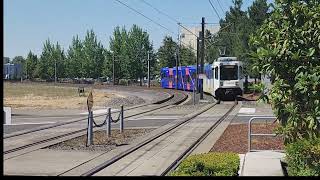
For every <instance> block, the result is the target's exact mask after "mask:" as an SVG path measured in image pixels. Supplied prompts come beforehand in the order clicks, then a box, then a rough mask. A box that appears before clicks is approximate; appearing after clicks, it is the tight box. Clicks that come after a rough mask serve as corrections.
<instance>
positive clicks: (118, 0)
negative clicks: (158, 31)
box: [116, 0, 197, 51]
mask: <svg viewBox="0 0 320 180" xmlns="http://www.w3.org/2000/svg"><path fill="white" fill-rule="evenodd" d="M116 1H117V2H119V3H120V4H122V5H124V6H126V7H127V8H129V9H131V10H132V11H134V12H136V13H138V14H140V15H141V16H143V17H145V18H146V19H148V20H150V21H151V22H153V23H155V24H156V25H158V26H160V27H162V28H163V29H165V30H167V31H168V32H170V33H171V34H174V35H177V34H176V33H175V32H173V31H171V30H170V29H169V28H167V27H165V26H163V25H161V24H159V23H157V22H155V21H154V20H153V19H151V18H149V17H147V16H146V15H144V14H143V13H141V12H139V11H138V10H136V9H134V8H132V7H130V6H129V5H127V4H126V3H124V2H122V1H120V0H116ZM178 35H179V34H178ZM179 42H181V43H182V44H184V45H185V46H186V47H188V46H189V45H187V44H186V43H184V42H182V41H181V40H179ZM190 48H191V49H192V50H194V51H197V50H196V49H194V48H192V47H190Z"/></svg>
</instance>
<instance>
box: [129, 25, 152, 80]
mask: <svg viewBox="0 0 320 180" xmlns="http://www.w3.org/2000/svg"><path fill="white" fill-rule="evenodd" d="M127 45H128V46H127V51H128V55H129V57H130V59H129V61H128V64H127V65H128V66H127V67H126V69H127V73H128V74H129V77H130V78H134V79H137V78H140V79H143V77H145V76H147V72H148V62H147V60H148V53H150V54H149V58H150V59H151V58H152V54H153V48H152V44H151V43H150V40H149V34H148V33H147V32H146V31H143V30H142V28H140V27H138V26H137V25H135V24H134V25H133V26H132V28H131V29H130V31H129V33H128V43H127ZM153 65H154V61H150V67H153ZM140 82H141V81H140Z"/></svg>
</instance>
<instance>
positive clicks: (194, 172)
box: [170, 152, 240, 176]
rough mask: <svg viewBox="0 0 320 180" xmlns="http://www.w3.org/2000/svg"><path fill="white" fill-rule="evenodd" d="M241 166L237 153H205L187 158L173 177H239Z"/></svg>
mask: <svg viewBox="0 0 320 180" xmlns="http://www.w3.org/2000/svg"><path fill="white" fill-rule="evenodd" d="M239 164H240V158H239V155H238V154H236V153H229V152H228V153H212V152H210V153H205V154H197V155H191V156H189V157H187V158H186V159H185V160H183V161H182V163H181V164H180V165H179V166H178V168H177V169H176V170H175V171H173V172H172V173H171V174H170V175H171V176H237V175H238V169H239Z"/></svg>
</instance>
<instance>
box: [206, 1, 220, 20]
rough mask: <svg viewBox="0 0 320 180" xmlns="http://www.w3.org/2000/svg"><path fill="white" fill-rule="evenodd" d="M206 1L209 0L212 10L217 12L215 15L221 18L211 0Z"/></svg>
mask: <svg viewBox="0 0 320 180" xmlns="http://www.w3.org/2000/svg"><path fill="white" fill-rule="evenodd" d="M208 1H209V3H210V5H211V7H212V8H213V10H214V12H215V13H216V14H217V16H218V17H219V19H221V17H220V15H219V13H218V12H217V10H216V8H215V7H214V6H213V4H212V2H211V0H208Z"/></svg>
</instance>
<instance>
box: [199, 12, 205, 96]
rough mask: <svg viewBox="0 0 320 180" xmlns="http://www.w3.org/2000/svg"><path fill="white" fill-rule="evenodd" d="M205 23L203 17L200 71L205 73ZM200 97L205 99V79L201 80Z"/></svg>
mask: <svg viewBox="0 0 320 180" xmlns="http://www.w3.org/2000/svg"><path fill="white" fill-rule="evenodd" d="M204 24H205V20H204V17H202V23H201V26H202V30H201V31H202V32H201V65H200V73H201V74H203V66H204ZM200 99H203V79H202V80H201V88H200Z"/></svg>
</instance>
